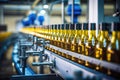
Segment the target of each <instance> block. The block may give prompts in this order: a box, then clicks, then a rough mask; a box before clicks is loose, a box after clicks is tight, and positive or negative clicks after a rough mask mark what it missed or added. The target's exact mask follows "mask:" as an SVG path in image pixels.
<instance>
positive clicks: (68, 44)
mask: <svg viewBox="0 0 120 80" xmlns="http://www.w3.org/2000/svg"><path fill="white" fill-rule="evenodd" d="M66 26H67V27H69V28H68V30H66V33H67V34H66V39H65V40H66V41H65V49H66V50H70V44H71V42H70V37H71V26H72V24H66ZM66 58H68V59H71V56H70V55H66Z"/></svg>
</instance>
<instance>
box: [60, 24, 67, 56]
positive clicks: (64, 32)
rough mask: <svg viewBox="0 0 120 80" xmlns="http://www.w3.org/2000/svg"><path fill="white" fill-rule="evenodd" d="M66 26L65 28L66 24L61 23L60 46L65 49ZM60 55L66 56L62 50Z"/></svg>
mask: <svg viewBox="0 0 120 80" xmlns="http://www.w3.org/2000/svg"><path fill="white" fill-rule="evenodd" d="M66 28H67V26H66V24H62V36H61V48H63V49H65V41H66V36H67V32H66ZM62 56H63V57H66V54H65V53H64V52H62Z"/></svg>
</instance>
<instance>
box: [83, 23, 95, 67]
mask: <svg viewBox="0 0 120 80" xmlns="http://www.w3.org/2000/svg"><path fill="white" fill-rule="evenodd" d="M89 29H90V30H89V36H88V40H87V41H86V43H85V55H86V56H91V57H94V53H95V45H96V41H97V39H96V25H95V23H90V24H89ZM85 66H88V67H92V65H89V62H88V61H85Z"/></svg>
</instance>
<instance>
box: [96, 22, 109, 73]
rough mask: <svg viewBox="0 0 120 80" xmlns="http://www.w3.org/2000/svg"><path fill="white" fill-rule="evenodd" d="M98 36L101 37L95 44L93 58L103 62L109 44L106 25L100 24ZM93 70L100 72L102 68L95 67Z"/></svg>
mask: <svg viewBox="0 0 120 80" xmlns="http://www.w3.org/2000/svg"><path fill="white" fill-rule="evenodd" d="M100 34H101V35H100V37H99V40H98V42H97V44H96V49H95V58H97V59H100V60H105V59H106V51H107V46H108V43H109V37H108V23H100ZM95 69H96V70H99V71H101V70H102V69H103V68H102V66H99V65H96V67H95Z"/></svg>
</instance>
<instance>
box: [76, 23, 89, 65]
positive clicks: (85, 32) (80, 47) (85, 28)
mask: <svg viewBox="0 0 120 80" xmlns="http://www.w3.org/2000/svg"><path fill="white" fill-rule="evenodd" d="M87 35H88V23H83V24H82V31H81V38H80V39H79V41H78V53H79V54H82V55H84V54H85V43H86V40H87V38H88V36H87ZM78 63H80V64H83V65H84V63H85V61H83V60H81V59H79V60H78Z"/></svg>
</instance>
